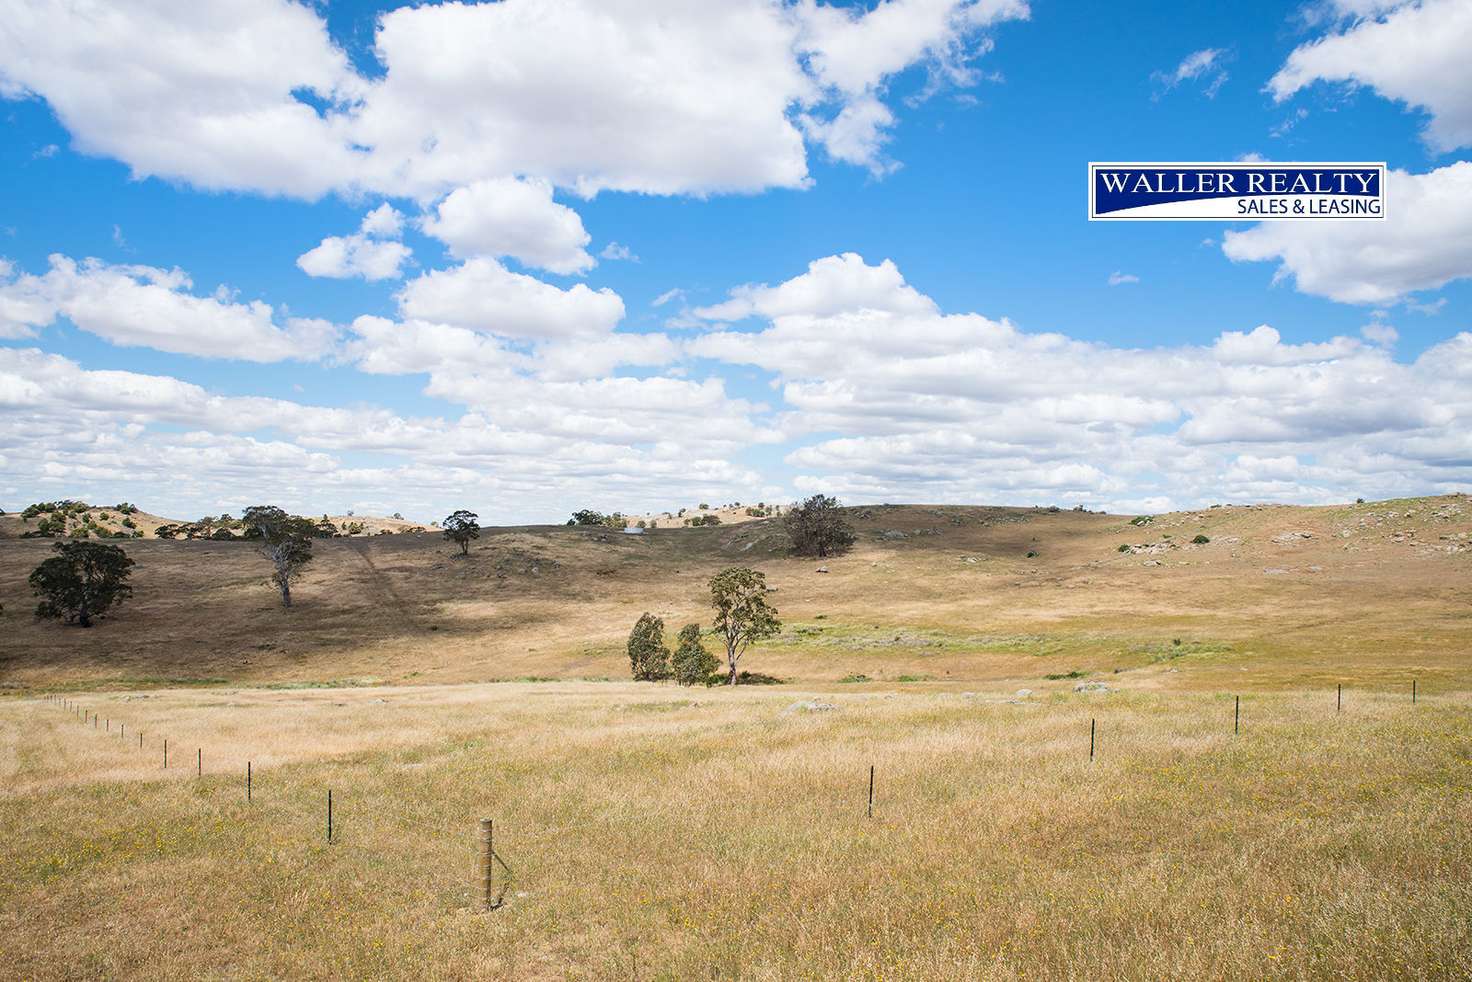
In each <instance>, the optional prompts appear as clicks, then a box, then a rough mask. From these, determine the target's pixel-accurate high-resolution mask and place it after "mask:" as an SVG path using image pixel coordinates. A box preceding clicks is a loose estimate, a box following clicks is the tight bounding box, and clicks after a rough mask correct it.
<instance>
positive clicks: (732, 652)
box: [726, 644, 737, 685]
mask: <svg viewBox="0 0 1472 982" xmlns="http://www.w3.org/2000/svg"><path fill="white" fill-rule="evenodd" d="M736 657H737V656H736V649H735V648H734V647H732V646H731V645H729V644H728V645H726V662H727V663H728V664H729V665H730V666H731V674H730V675H729V676H728V677H727V678H726V684H727V685H735V684H736Z"/></svg>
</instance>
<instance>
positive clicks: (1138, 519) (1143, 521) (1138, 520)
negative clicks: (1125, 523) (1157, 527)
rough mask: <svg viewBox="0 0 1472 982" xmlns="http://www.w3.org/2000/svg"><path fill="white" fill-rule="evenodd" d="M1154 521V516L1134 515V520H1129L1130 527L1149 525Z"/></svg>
mask: <svg viewBox="0 0 1472 982" xmlns="http://www.w3.org/2000/svg"><path fill="white" fill-rule="evenodd" d="M1154 520H1155V516H1154V515H1136V516H1135V517H1134V518H1132V519H1130V524H1131V525H1149V524H1150V523H1151V522H1153V521H1154Z"/></svg>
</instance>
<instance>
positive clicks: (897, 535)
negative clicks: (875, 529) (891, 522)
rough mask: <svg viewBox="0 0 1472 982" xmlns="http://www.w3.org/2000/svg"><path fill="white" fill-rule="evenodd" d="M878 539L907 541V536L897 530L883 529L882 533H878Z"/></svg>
mask: <svg viewBox="0 0 1472 982" xmlns="http://www.w3.org/2000/svg"><path fill="white" fill-rule="evenodd" d="M879 537H880V538H881V539H890V540H894V539H908V538H909V536H908V535H906V534H905V533H903V532H901V531H900V530H899V529H885V530H884V531H883V532H880V533H879Z"/></svg>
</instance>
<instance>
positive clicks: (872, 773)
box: [869, 764, 874, 818]
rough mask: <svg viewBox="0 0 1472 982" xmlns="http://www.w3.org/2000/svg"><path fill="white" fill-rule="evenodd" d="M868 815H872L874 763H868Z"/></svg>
mask: <svg viewBox="0 0 1472 982" xmlns="http://www.w3.org/2000/svg"><path fill="white" fill-rule="evenodd" d="M869 817H870V818H873V817H874V765H873V764H870V765H869Z"/></svg>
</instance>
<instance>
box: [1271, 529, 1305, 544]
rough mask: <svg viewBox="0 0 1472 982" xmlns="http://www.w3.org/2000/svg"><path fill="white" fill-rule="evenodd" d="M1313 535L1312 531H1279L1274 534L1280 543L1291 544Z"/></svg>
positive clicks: (1275, 539)
mask: <svg viewBox="0 0 1472 982" xmlns="http://www.w3.org/2000/svg"><path fill="white" fill-rule="evenodd" d="M1313 537H1314V534H1313V533H1312V532H1301V531H1298V532H1279V533H1278V534H1277V535H1275V536H1273V541H1274V542H1276V543H1278V544H1279V545H1290V544H1292V543H1294V542H1297V541H1298V540H1300V539H1312V538H1313Z"/></svg>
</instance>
